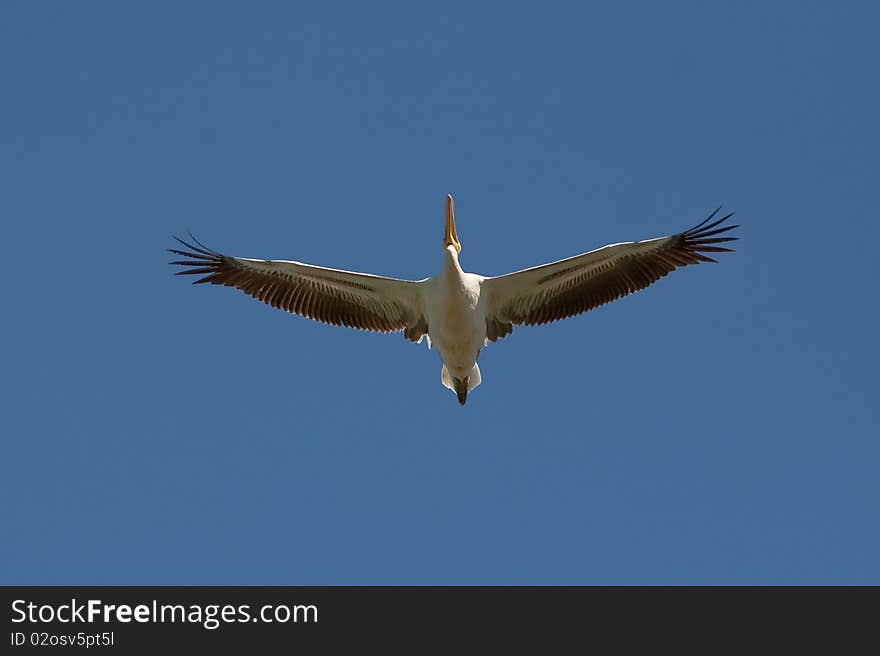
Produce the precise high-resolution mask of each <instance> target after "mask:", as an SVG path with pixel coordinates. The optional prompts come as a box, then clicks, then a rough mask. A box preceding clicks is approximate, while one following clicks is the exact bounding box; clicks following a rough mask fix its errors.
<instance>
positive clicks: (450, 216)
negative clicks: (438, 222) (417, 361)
mask: <svg viewBox="0 0 880 656" xmlns="http://www.w3.org/2000/svg"><path fill="white" fill-rule="evenodd" d="M447 246H455V250H456V251H457V252H459V253H461V244H460V243H459V241H458V234H456V232H455V206H454V204H453V202H452V196H450V195H449V194H446V236H445V237H444V240H443V247H444V248H446V247H447Z"/></svg>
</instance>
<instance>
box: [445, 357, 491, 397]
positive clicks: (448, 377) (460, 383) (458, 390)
mask: <svg viewBox="0 0 880 656" xmlns="http://www.w3.org/2000/svg"><path fill="white" fill-rule="evenodd" d="M440 382H441V383H443V387H445V388H446V389H449V390H452V392H453V393H455V395H456V396H457V397H458V402H459V403H461V404H462V405H464V404H465V401H467V395H468V392H470V391H471V390H472V389H474V388H475V387H476V386H477V385H479V384H480V383H481V382H482V378H481V377H480V365H478V364H477V363H476V362H475V363H474V366H473V368H472V369H471V372H470V373H469V374H468V375H467V376H465V377H464V378H456V377H455V376H453V375H452V374H450V373H449V369H447V368H446V365H445V364H444V365H443V368H442V369H441V370H440Z"/></svg>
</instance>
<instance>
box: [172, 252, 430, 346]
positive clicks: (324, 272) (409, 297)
mask: <svg viewBox="0 0 880 656" xmlns="http://www.w3.org/2000/svg"><path fill="white" fill-rule="evenodd" d="M190 238H191V239H192V242H194V243H191V242H187V241H184V240H182V239H179V238H177V237H175V239H177V241H179V242H180V243H181V244H182V245H183V246H184V247H185V248H186V250H178V249H168V250H169V251H170V252H172V253H174V254H175V255H180V256H182V257H184V258H186V259H184V260H176V261H174V262H171V264H176V265H179V266H183V267H186V268H185V269H184V270H182V271H178V272H177V275H201V276H203V277H202V278H200V279H198V280H196V281H195V283H194V284H200V283H211V284H213V285H225V286H227V287H235V288H237V289H240V290H241V291H243V292H244V293H246V294H249V295H250V296H253V297H254V298H255V299H257V300H258V301H263V302H264V303H268V304H269V305H271V306H273V307H276V308H279V309H281V310H285V311H287V312H291V313H292V314H298V315H300V316H303V317H308V318H309V319H314V320H315V321H322V322H324V323H328V324H332V325H334V326H349V327H351V328H359V329H361V330H373V331H376V332H383V333H389V332H395V331H398V330H403V331H405V335H406V337H407V339H410V340H412V341H419V339H421V337H422V335H424V334H425V333H426V332H427V331H428V326H427V321H426V319H425V313H424V308H423V304H422V294H421V283H420V282H417V281H410V280H397V279H395V278H384V277H382V276H373V275H370V274H366V273H354V272H351V271H341V270H338V269H327V268H324V267H318V266H313V265H311V264H302V263H301V262H291V261H287V260H254V259H250V258H244V257H231V256H229V255H223V254H222V253H218V252H217V251H215V250H212V249H210V248H208V247H207V246H205V245H204V244H202V243H201V242H200V241H198V240H197V239H196V238H195V237H193V236H192V235H190Z"/></svg>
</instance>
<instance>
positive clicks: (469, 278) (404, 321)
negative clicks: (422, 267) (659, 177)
mask: <svg viewBox="0 0 880 656" xmlns="http://www.w3.org/2000/svg"><path fill="white" fill-rule="evenodd" d="M717 211H718V210H716V211H715V212H713V213H712V214H711V215H710V216H709V218H707V219H706V220H705V221H703V222H702V223H700V224H699V225H697V226H695V227H694V228H692V229H690V230H686V231H685V232H682V233H678V234H675V235H671V236H669V237H660V238H657V239H649V240H646V241H640V242H625V243H621V244H611V245H609V246H605V247H603V248H599V249H596V250H594V251H590V252H588V253H584V254H583V255H577V256H575V257H571V258H568V259H565V260H560V261H559V262H552V263H550V264H544V265H541V266H537V267H533V268H531V269H525V270H523V271H517V272H515V273H510V274H507V275H504V276H498V277H484V276H480V275H477V274H474V273H467V272H465V271H463V270H462V268H461V265H460V264H459V257H458V256H459V253H460V252H461V244H460V243H459V241H458V236H457V233H456V228H455V216H454V210H453V204H452V197H451V196H447V202H446V231H445V236H444V244H443V264H442V267H441V270H440V273H439V274H438V275H436V276H434V277H433V278H426V279H424V280H419V281H409V280H398V279H395V278H385V277H382V276H374V275H369V274H362V273H355V272H351V271H342V270H339V269H328V268H324V267H316V266H313V265H309V264H303V263H300V262H293V261H287V260H254V259H249V258H239V257H230V256H227V255H223V254H221V253H218V252H216V251H213V250H211V249H209V248H207V247H206V246H204V245H203V244H201V242H199V241H198V240H196V239H195V238H193V241H194V242H195V244H191V243H188V242H185V241H183V240H178V241H181V243H182V244H183V245H184V246H186V247H187V248H188V249H189V250H186V251H181V250H175V249H172V250H171V252H173V253H176V254H178V255H182V256H184V257H186V258H187V259H186V260H179V261H175V262H172V264H177V265H181V266H185V267H187V269H186V270H184V271H180V272H179V273H183V274H203V275H204V277H203V278H201V279H200V280H197V281H196V282H197V283H213V284H219V285H227V286H232V287H236V288H238V289H240V290H242V291H244V292H245V293H247V294H250V295H251V296H253V297H254V298H256V299H258V300H260V301H263V302H266V303H269V304H270V305H273V306H274V307H277V308H280V309H283V310H286V311H288V312H292V313H294V314H299V315H302V316H305V317H308V318H310V319H315V320H318V321H323V322H325V323H330V324H334V325H344V326H350V327H353V328H360V329H363V330H373V331H377V332H396V331H403V333H404V336H405V337H406V338H407V339H409V340H411V341H413V342H420V341H421V340H422V339H423V338H424V337H426V336H427V338H428V340H429V341H428V345H429V346H431V347H433V348H435V349H436V350H437V352H438V353H439V355H440V359H441V360H442V362H443V367H442V369H441V382H442V383H443V385H444V386H445V387H447V388H449V389H450V390H452V391H453V392H454V393H455V394H456V396H457V397H458V400H459V402H460V403H461V404H462V405H463V404H464V403H465V401H466V400H467V394H468V392H469V391H470V390H472V389H474V388H475V387H476V386H477V385H479V384H480V382H481V374H480V368H479V366H478V365H477V358H478V357H479V354H480V349H482V348H483V347H484V346H485V345H487V344H488V343H490V342H494V341H497V340H499V339H501V338H503V337H505V336H506V335H508V334H510V333H511V332H512V330H513V326H514V325H515V324H524V325H534V324H542V323H547V322H549V321H555V320H558V319H563V318H566V317H569V316H573V315H576V314H580V313H581V312H585V311H587V310H590V309H592V308H595V307H598V306H599V305H603V304H604V303H608V302H610V301H613V300H615V299H617V298H620V297H622V296H625V295H627V294H629V293H632V292H635V291H638V290H640V289H643V288H645V287H647V286H648V285H650V284H652V283H653V282H655V281H657V280H659V279H660V278H662V277H663V276H665V275H666V274H667V273H669V272H670V271H672V270H674V269H676V268H678V267H681V266H685V265H688V264H696V263H698V262H714V261H715V260H713V259H711V258H710V257H707V256H706V255H704V253H706V252H724V251H729V250H731V249H729V248H724V247H721V246H719V245H718V244H719V243H721V242H728V241H733V240H734V239H736V237H728V236H719V235H722V234H723V233H726V232H727V231H729V230H732V229H733V228H736V227H738V226H729V225H725V226H721V224H722V223H723V222H724V221H725V220H726V219H727V218H729V217H730V216H731V215H730V214H728V215H727V216H725V217H723V218H721V219H717V220H715V221H714V222H712V219H713V218H714V216H715V214H716V213H717ZM719 226H721V227H719Z"/></svg>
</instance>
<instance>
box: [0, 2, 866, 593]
mask: <svg viewBox="0 0 880 656" xmlns="http://www.w3.org/2000/svg"><path fill="white" fill-rule="evenodd" d="M584 4H585V3H564V4H556V3H550V4H549V5H548V3H540V4H538V3H534V4H531V5H511V4H508V3H505V4H504V5H501V4H496V5H489V4H485V3H440V4H438V3H433V4H431V5H430V6H429V5H428V4H427V3H403V2H401V3H282V2H260V3H243V2H241V3H226V2H212V3H207V2H204V3H177V2H174V3H171V2H151V3H116V2H89V3H69V2H39V3H37V2H25V1H19V2H12V1H9V2H4V3H2V6H0V84H2V98H3V100H2V103H0V153H2V154H0V180H2V183H0V189H2V192H0V213H2V217H3V231H2V234H3V243H4V246H5V248H4V258H5V266H4V269H5V271H6V274H7V278H6V281H7V282H6V286H5V307H6V312H4V319H3V362H4V367H3V369H4V371H5V375H4V376H3V377H2V379H0V385H2V387H0V398H2V399H3V400H2V408H3V411H2V434H3V452H4V457H3V458H2V460H0V495H2V505H0V513H2V514H0V519H2V526H3V532H4V534H5V536H4V538H3V539H2V540H0V582H2V583H7V584H11V583H19V584H322V583H327V584H334V583H352V584H363V583H403V584H409V583H437V584H445V583H501V584H507V583H530V584H541V583H867V582H871V583H880V562H878V558H877V554H878V553H880V526H878V522H877V499H878V495H880V483H878V476H877V463H878V462H880V443H878V434H877V429H876V423H877V409H876V405H875V404H876V400H877V379H876V372H877V368H878V364H880V363H878V348H877V341H876V336H877V334H880V331H878V328H880V326H878V323H880V321H878V304H877V282H878V277H880V276H878V274H880V270H878V258H877V255H876V252H875V249H874V244H876V243H877V239H878V237H880V235H878V228H877V219H876V218H875V215H876V212H877V211H878V207H877V185H878V161H877V151H878V146H880V143H878V127H877V116H878V115H880V106H878V105H880V94H878V91H877V84H876V65H877V61H878V54H880V53H878V48H877V46H876V38H875V34H874V32H875V27H876V25H877V23H878V20H880V10H878V9H877V8H876V5H873V4H872V3H855V2H851V3H824V2H769V3H764V2H760V3H759V2H753V3H696V2H695V3H681V2H675V3H607V4H598V3H591V4H590V5H589V6H584ZM446 193H452V194H454V195H455V198H456V210H457V218H458V228H459V230H458V233H459V237H460V238H461V241H462V243H463V251H462V256H461V260H462V263H463V265H464V266H465V268H466V269H468V270H471V271H476V272H478V273H483V274H486V275H497V274H500V273H504V272H506V271H512V270H515V269H519V268H523V267H526V266H531V265H534V264H538V263H541V262H545V261H549V260H554V259H559V258H562V257H565V256H569V255H574V254H577V253H580V252H583V251H586V250H590V249H592V248H595V247H598V246H601V245H603V244H606V243H609V242H615V241H623V240H630V239H641V238H648V237H654V236H659V235H663V234H668V233H670V232H674V231H678V230H680V229H684V228H687V227H690V226H691V225H693V224H694V223H696V222H697V221H699V220H700V219H701V218H702V217H703V216H704V215H705V214H706V213H707V212H708V211H709V210H711V209H712V208H714V207H715V206H716V205H718V204H719V203H724V204H725V208H728V209H731V210H736V211H737V218H738V220H739V222H741V223H742V224H743V227H742V229H741V230H740V235H741V237H742V240H741V241H740V242H738V243H737V248H738V251H737V252H736V253H735V254H732V255H729V256H726V257H724V258H723V261H722V263H721V264H719V265H714V266H699V267H690V268H688V269H687V270H684V271H680V272H676V273H674V274H672V275H671V276H669V277H668V278H666V279H664V280H662V281H661V282H660V283H658V284H657V285H655V286H654V287H652V288H651V289H649V290H647V291H645V292H642V293H640V294H637V295H635V296H632V297H629V298H627V299H624V300H622V301H618V302H616V303H614V304H611V305H609V306H606V307H604V308H601V309H599V310H597V311H594V312H592V313H589V314H587V315H584V316H581V317H578V318H576V319H572V320H568V321H565V322H561V323H558V324H554V325H550V326H545V327H542V328H536V329H527V328H518V329H517V330H515V332H514V334H513V335H512V336H511V337H510V338H508V339H507V340H504V341H503V342H501V343H499V344H496V345H492V346H490V347H489V348H487V349H486V350H485V351H484V352H483V354H482V356H481V359H480V365H481V368H482V372H483V385H482V386H481V387H480V388H479V389H478V390H476V391H475V392H474V393H473V394H472V395H471V397H470V399H469V401H468V404H467V406H466V407H464V408H461V407H459V406H458V404H457V403H456V401H455V398H454V396H453V395H452V394H450V393H449V392H448V391H447V390H445V389H443V388H442V387H441V386H440V362H439V360H438V357H437V355H436V353H435V352H433V351H428V350H427V349H425V347H424V345H421V346H413V345H410V344H409V343H407V342H406V341H405V340H404V339H403V338H402V337H401V336H399V335H392V336H379V335H374V334H369V333H359V332H354V331H347V330H344V329H340V328H333V327H328V326H324V325H320V324H313V323H311V322H309V321H307V320H305V319H300V318H296V317H292V316H289V315H285V314H283V313H281V312H279V311H277V310H273V309H271V308H269V307H267V306H263V305H261V304H260V303H257V302H256V301H253V300H252V299H249V298H248V297H246V296H244V295H243V294H241V293H238V292H235V291H233V290H228V289H221V288H216V287H210V288H207V287H204V286H201V287H191V286H190V285H188V284H187V283H188V282H189V281H188V280H185V279H182V278H180V277H177V278H175V277H173V276H172V275H171V274H172V269H171V267H169V266H168V265H167V261H168V260H169V259H170V258H169V256H168V254H167V253H165V252H164V249H165V248H167V247H169V246H171V245H172V242H171V238H170V235H171V234H173V233H182V232H183V231H185V230H187V229H191V230H193V231H194V232H195V233H196V234H197V235H198V236H199V237H201V238H202V239H203V240H204V241H206V242H207V243H208V244H209V245H211V246H213V247H215V248H217V249H220V250H224V251H227V252H230V253H231V254H235V255H241V256H250V257H267V258H272V257H274V258H287V259H297V260H300V261H305V262H312V263H315V264H321V265H326V266H334V267H340V268H349V269H354V270H360V271H367V272H372V273H379V274H385V275H393V276H399V277H408V278H422V277H426V276H428V275H433V274H434V273H435V272H436V271H437V270H438V267H439V264H440V240H441V237H442V227H443V215H442V202H443V198H444V196H445V194H446Z"/></svg>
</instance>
